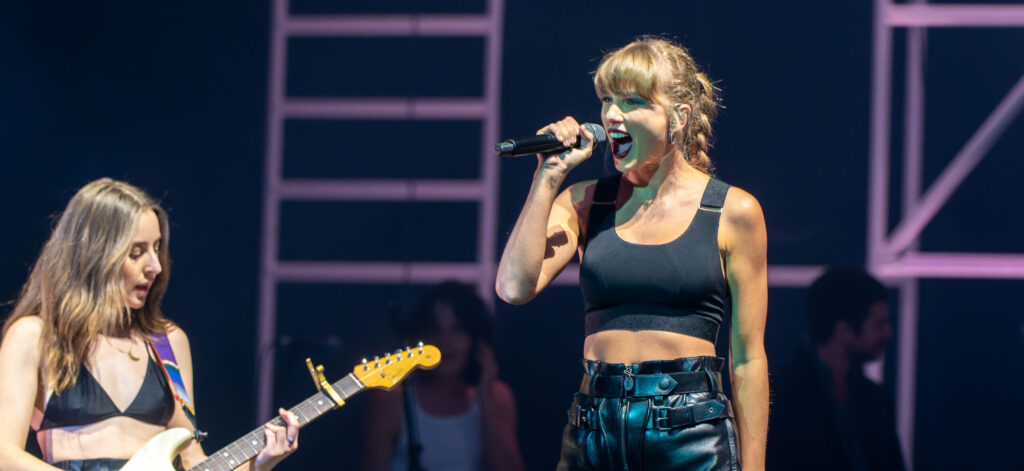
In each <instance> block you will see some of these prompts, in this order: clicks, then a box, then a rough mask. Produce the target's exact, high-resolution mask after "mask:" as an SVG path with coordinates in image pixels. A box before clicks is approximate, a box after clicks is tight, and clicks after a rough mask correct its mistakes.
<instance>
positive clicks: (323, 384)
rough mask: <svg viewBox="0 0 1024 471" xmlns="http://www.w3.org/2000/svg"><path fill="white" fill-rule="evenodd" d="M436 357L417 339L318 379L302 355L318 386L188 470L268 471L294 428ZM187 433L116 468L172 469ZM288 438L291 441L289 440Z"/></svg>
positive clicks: (291, 446) (285, 450) (161, 440)
mask: <svg viewBox="0 0 1024 471" xmlns="http://www.w3.org/2000/svg"><path fill="white" fill-rule="evenodd" d="M440 361H441V352H440V350H438V349H437V347H435V346H433V345H423V344H420V345H418V346H416V347H406V349H405V350H404V351H403V350H397V351H395V353H389V354H386V355H385V356H384V357H383V358H381V357H375V358H374V359H373V361H368V360H363V362H362V363H361V364H359V365H356V366H355V368H353V369H352V373H349V374H348V375H346V376H345V377H343V378H341V379H340V380H338V381H335V382H334V383H329V382H327V380H326V379H325V378H324V375H323V367H322V366H318V367H316V368H313V364H312V362H310V361H309V360H308V359H307V360H306V364H307V365H308V366H309V370H310V371H309V372H310V374H311V375H312V376H313V382H314V383H316V387H317V389H318V392H317V393H316V394H314V395H312V396H310V397H309V398H308V399H306V400H305V401H303V402H301V403H299V404H298V405H296V406H295V407H293V408H291V409H290V410H284V409H278V412H279V413H280V414H281V415H280V416H279V417H275V418H274V419H273V420H271V421H270V422H267V423H266V424H264V425H263V426H261V427H259V428H257V429H255V430H253V431H251V432H249V433H248V434H246V435H245V436H243V437H242V438H239V439H238V440H235V441H234V442H232V443H231V444H229V445H228V446H226V447H224V448H221V449H220V450H217V451H216V452H215V453H211V454H210V455H209V457H207V458H206V459H205V460H203V461H202V462H200V463H198V464H194V465H193V466H191V467H190V468H189V469H188V471H230V470H233V469H237V468H240V467H243V466H246V465H247V464H248V463H249V462H250V461H251V462H252V463H253V468H252V469H254V470H258V471H265V470H269V469H271V468H273V467H274V466H275V465H277V463H278V462H280V461H281V460H282V459H284V458H285V457H287V456H288V455H289V454H291V453H292V452H294V451H295V449H296V448H298V446H299V443H298V433H299V428H301V427H305V426H306V425H307V424H309V423H310V422H312V421H314V420H316V419H317V418H319V417H320V416H321V415H323V414H324V413H326V412H328V411H330V410H333V409H336V408H338V407H341V406H342V405H344V404H345V399H348V398H349V397H351V396H352V395H353V394H355V393H357V392H359V391H362V390H364V389H369V388H378V389H391V388H393V387H394V386H395V385H397V384H398V382H399V381H401V380H402V379H403V378H405V376H406V375H408V374H409V373H410V372H412V370H415V369H416V368H424V369H432V368H434V367H436V366H437V364H438V363H439V362H440ZM192 438H193V433H192V431H191V430H187V429H184V428H172V429H169V430H166V431H164V432H162V433H160V434H159V435H157V436H156V437H153V439H151V440H150V441H149V442H148V443H146V446H145V447H143V448H142V449H141V450H139V451H138V453H136V454H135V456H133V457H132V459H131V460H130V461H129V462H128V463H127V464H125V465H124V467H123V468H121V470H120V471H173V469H174V468H173V467H172V466H171V464H170V463H171V462H172V461H173V460H174V457H175V456H177V455H178V454H179V453H181V451H182V450H183V449H185V448H186V447H188V446H189V445H190V444H191V443H192ZM289 438H293V439H294V442H289ZM254 457H255V459H253V458H254Z"/></svg>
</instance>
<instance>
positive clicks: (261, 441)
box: [188, 373, 365, 471]
mask: <svg viewBox="0 0 1024 471" xmlns="http://www.w3.org/2000/svg"><path fill="white" fill-rule="evenodd" d="M332 386H333V387H334V390H335V391H337V392H338V395H339V396H341V398H342V399H348V398H349V397H350V396H352V395H353V394H355V393H357V392H359V391H361V390H362V389H363V388H364V387H365V386H363V385H362V384H361V383H360V382H359V380H357V379H356V377H355V376H353V375H352V374H351V373H350V374H349V375H348V376H345V377H344V378H341V379H340V380H338V381H336V382H335V383H334V384H332ZM334 407H335V404H334V401H332V400H331V398H330V396H328V395H327V392H326V391H320V392H319V393H316V394H314V395H312V396H311V397H310V398H309V399H306V400H305V401H302V402H300V403H299V404H298V405H297V406H295V407H293V408H291V412H293V413H295V415H296V416H297V417H298V418H299V427H305V426H306V424H308V423H310V422H312V421H314V420H316V419H317V418H319V417H320V416H321V415H323V414H324V413H325V412H327V411H329V410H331V409H333V408H334ZM267 423H268V424H274V425H280V426H282V427H284V426H285V422H284V419H282V418H281V416H277V417H274V419H273V420H271V421H270V422H267ZM266 444H267V437H266V435H265V434H264V432H263V427H259V428H256V429H254V430H253V431H251V432H249V433H247V434H246V435H245V436H243V437H242V438H239V439H238V440H235V441H234V442H231V444H229V445H228V446H226V447H224V448H221V449H220V450H217V452H216V453H213V454H211V455H210V457H209V458H207V459H206V460H204V461H203V462H201V463H199V464H198V465H196V466H193V467H191V468H189V470H188V471H231V470H232V469H235V468H237V467H239V466H241V465H243V464H245V462H246V461H249V460H251V459H252V458H253V457H254V456H256V455H258V454H259V453H260V451H261V450H263V447H264V446H266Z"/></svg>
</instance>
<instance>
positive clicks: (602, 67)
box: [594, 36, 722, 174]
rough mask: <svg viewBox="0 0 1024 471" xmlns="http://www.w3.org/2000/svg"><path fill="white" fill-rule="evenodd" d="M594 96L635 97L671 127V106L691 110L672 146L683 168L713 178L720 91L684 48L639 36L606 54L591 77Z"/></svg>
mask: <svg viewBox="0 0 1024 471" xmlns="http://www.w3.org/2000/svg"><path fill="white" fill-rule="evenodd" d="M594 88H595V89H596V90H597V92H598V94H602V92H607V91H611V92H613V93H616V94H620V95H622V94H630V93H633V94H637V95H640V96H641V97H643V98H644V99H646V100H647V101H650V102H652V103H658V104H659V105H662V106H664V107H665V110H666V118H667V119H668V120H669V122H670V123H673V122H677V114H676V112H675V109H676V108H675V105H678V104H683V103H685V104H687V105H690V109H691V111H690V113H691V114H690V118H689V119H688V120H686V126H685V127H684V128H683V132H682V139H676V142H675V146H676V147H678V148H679V150H681V151H682V152H683V155H684V156H686V160H687V162H689V163H690V165H692V166H694V167H695V168H697V169H698V170H700V171H702V172H704V173H707V174H711V173H712V172H713V171H714V165H712V163H711V157H710V156H709V155H708V150H709V149H710V148H711V138H712V128H711V125H712V123H713V122H714V120H715V117H716V116H717V115H718V109H719V108H721V106H722V101H721V97H720V94H719V92H720V90H719V88H718V87H716V86H715V84H714V83H713V82H712V81H711V80H710V79H709V78H708V76H707V75H705V74H704V72H702V71H701V70H700V68H699V67H698V66H697V63H696V62H695V61H694V60H693V57H692V56H691V55H690V52H689V51H687V50H686V48H685V47H683V46H681V45H679V44H677V43H675V42H673V41H669V40H667V39H663V38H659V37H655V36H641V37H639V38H637V39H635V40H633V41H632V42H630V43H629V44H627V45H625V46H623V47H621V48H619V49H617V50H615V51H612V52H609V53H608V54H605V56H604V58H603V59H601V63H600V64H599V65H598V67H597V70H596V71H595V72H594Z"/></svg>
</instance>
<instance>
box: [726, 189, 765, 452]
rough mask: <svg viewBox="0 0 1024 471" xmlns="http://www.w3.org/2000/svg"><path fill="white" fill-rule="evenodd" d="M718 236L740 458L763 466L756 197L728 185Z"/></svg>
mask: <svg viewBox="0 0 1024 471" xmlns="http://www.w3.org/2000/svg"><path fill="white" fill-rule="evenodd" d="M722 216H723V217H722V227H721V229H722V230H721V231H719V236H720V239H721V242H722V243H723V244H724V245H722V246H723V247H724V249H725V254H726V255H725V267H726V274H727V276H728V279H729V287H730V291H731V293H732V330H731V332H730V342H729V357H730V373H731V375H732V376H731V378H732V390H733V395H734V401H733V402H734V406H735V411H736V422H737V425H738V427H739V432H740V459H741V460H742V463H743V469H744V470H754V471H759V470H763V469H764V454H765V441H766V439H767V435H768V358H767V355H765V352H764V326H765V318H766V316H767V311H768V276H767V272H768V262H767V256H766V251H767V240H766V239H767V237H766V232H765V224H764V214H763V213H762V211H761V205H760V204H758V202H757V199H755V198H754V197H753V196H751V195H750V193H747V192H745V191H743V190H740V189H739V188H735V187H733V188H732V189H731V190H730V191H729V194H728V197H727V198H726V203H725V207H724V208H723V210H722Z"/></svg>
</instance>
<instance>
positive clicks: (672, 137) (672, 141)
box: [668, 131, 676, 144]
mask: <svg viewBox="0 0 1024 471" xmlns="http://www.w3.org/2000/svg"><path fill="white" fill-rule="evenodd" d="M668 142H669V144H675V143H676V133H674V132H672V131H669V133H668Z"/></svg>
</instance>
